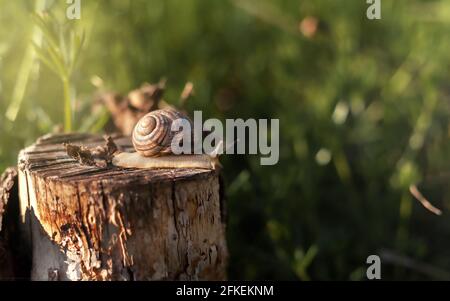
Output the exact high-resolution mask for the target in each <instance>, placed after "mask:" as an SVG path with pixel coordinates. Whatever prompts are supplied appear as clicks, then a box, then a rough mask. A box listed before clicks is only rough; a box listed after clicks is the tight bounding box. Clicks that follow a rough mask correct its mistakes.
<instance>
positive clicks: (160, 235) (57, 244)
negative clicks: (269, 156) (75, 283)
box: [19, 134, 227, 280]
mask: <svg viewBox="0 0 450 301" xmlns="http://www.w3.org/2000/svg"><path fill="white" fill-rule="evenodd" d="M113 138H114V141H115V142H116V144H117V145H118V146H119V147H120V148H122V149H123V150H131V149H132V145H131V142H130V140H129V138H127V137H120V136H116V137H113ZM63 142H66V143H74V144H82V145H85V146H88V147H95V146H97V145H101V144H102V143H103V139H102V138H101V137H99V136H92V135H85V134H70V135H53V136H47V137H43V138H41V139H39V140H38V141H37V143H36V144H34V145H32V146H30V147H28V148H26V149H24V150H23V151H22V152H21V153H20V155H19V190H20V207H21V216H22V222H24V223H25V224H26V226H25V227H24V229H23V232H24V236H26V235H29V236H30V240H31V246H32V253H33V258H32V265H33V267H32V273H31V277H32V279H35V280H37V279H39V280H59V279H60V280H66V279H67V280H152V279H186V280H191V279H192V280H195V279H224V278H225V277H226V272H225V270H226V261H227V248H226V242H225V224H224V219H223V210H224V209H223V204H222V198H221V195H220V182H219V174H218V172H216V171H208V170H202V169H176V170H174V169H152V170H149V169H146V170H143V169H121V168H118V167H114V166H107V167H105V168H99V167H95V166H83V165H80V164H79V163H78V162H76V161H75V160H73V159H71V158H69V157H68V156H67V154H66V153H65V150H64V147H63V146H62V143H63ZM27 220H28V221H27ZM27 233H28V234H27Z"/></svg>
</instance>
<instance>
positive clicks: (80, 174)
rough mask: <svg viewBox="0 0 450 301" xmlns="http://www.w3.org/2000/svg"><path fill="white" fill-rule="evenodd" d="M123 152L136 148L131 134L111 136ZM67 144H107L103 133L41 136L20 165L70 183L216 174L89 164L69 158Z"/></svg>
mask: <svg viewBox="0 0 450 301" xmlns="http://www.w3.org/2000/svg"><path fill="white" fill-rule="evenodd" d="M111 137H112V138H113V140H114V142H115V143H116V144H117V146H118V147H119V148H120V149H121V150H123V151H133V146H132V143H131V139H130V137H127V136H122V135H111ZM63 143H71V144H75V145H83V146H87V147H90V148H91V147H96V146H100V145H103V144H104V139H103V138H102V136H100V135H91V134H80V133H72V134H51V135H45V136H43V137H41V138H39V139H38V140H37V141H36V143H35V144H33V145H31V146H29V147H27V148H25V149H23V150H22V151H21V152H20V154H19V168H20V169H21V170H26V171H27V172H31V173H33V174H36V175H37V176H39V177H44V178H48V179H51V180H53V181H61V182H66V183H73V182H80V181H96V180H102V181H105V180H106V181H113V182H116V183H124V182H126V183H129V182H147V183H148V182H160V181H173V180H184V179H193V178H199V177H200V178H202V177H206V176H208V175H210V174H211V173H214V172H215V171H209V170H204V169H130V168H120V167H116V166H113V165H108V166H107V167H103V168H101V167H97V166H87V165H82V164H80V163H78V162H77V161H76V160H75V159H72V158H71V157H69V156H68V155H67V153H66V150H65V148H64V146H63Z"/></svg>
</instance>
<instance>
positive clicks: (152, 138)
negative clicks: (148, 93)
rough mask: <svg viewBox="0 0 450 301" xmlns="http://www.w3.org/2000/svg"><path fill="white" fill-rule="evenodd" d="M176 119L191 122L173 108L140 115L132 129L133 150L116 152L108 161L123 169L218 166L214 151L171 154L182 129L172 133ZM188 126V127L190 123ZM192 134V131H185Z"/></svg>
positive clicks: (204, 167) (208, 167)
mask: <svg viewBox="0 0 450 301" xmlns="http://www.w3.org/2000/svg"><path fill="white" fill-rule="evenodd" d="M177 119H185V120H187V121H188V122H189V123H190V124H191V121H190V120H189V118H188V117H187V116H185V115H184V114H183V113H181V112H178V111H176V110H174V109H162V110H156V111H152V112H150V113H148V114H147V115H145V116H144V117H142V118H141V119H140V120H139V121H138V123H137V124H136V126H135V128H134V130H133V136H132V142H133V146H134V148H135V150H136V152H134V153H128V152H123V153H119V154H116V155H115V156H114V158H113V159H112V163H113V164H114V165H116V166H119V167H123V168H143V169H145V168H147V169H149V168H200V169H210V170H214V169H216V168H217V167H219V166H220V163H219V160H218V157H217V152H214V153H212V154H202V155H174V154H173V153H172V145H173V144H174V143H179V142H180V140H181V139H182V138H183V136H182V135H183V132H182V131H179V132H173V131H172V124H173V122H175V120H177ZM191 129H192V126H191ZM189 134H190V135H192V132H191V133H189Z"/></svg>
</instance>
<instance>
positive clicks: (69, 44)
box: [33, 13, 85, 132]
mask: <svg viewBox="0 0 450 301" xmlns="http://www.w3.org/2000/svg"><path fill="white" fill-rule="evenodd" d="M33 20H34V22H35V24H36V25H37V26H38V28H39V29H40V30H41V32H42V35H43V43H42V45H41V46H39V45H37V44H36V43H35V42H33V45H34V49H35V51H36V55H37V57H38V58H39V59H40V60H41V61H42V62H43V63H44V64H45V65H47V67H48V68H50V69H51V70H52V71H53V72H54V73H55V74H56V75H57V76H58V77H59V78H60V80H61V82H62V85H63V92H64V131H65V132H70V131H72V116H73V114H72V100H73V98H74V94H75V93H74V91H75V90H74V87H73V82H72V76H73V74H74V70H75V67H76V65H77V62H78V60H79V56H80V53H81V50H82V48H83V45H84V41H85V35H84V32H81V33H77V32H76V30H75V28H74V23H73V22H66V23H64V24H62V23H60V22H58V20H57V19H56V18H55V17H54V16H53V15H51V14H49V13H44V14H37V13H35V14H33Z"/></svg>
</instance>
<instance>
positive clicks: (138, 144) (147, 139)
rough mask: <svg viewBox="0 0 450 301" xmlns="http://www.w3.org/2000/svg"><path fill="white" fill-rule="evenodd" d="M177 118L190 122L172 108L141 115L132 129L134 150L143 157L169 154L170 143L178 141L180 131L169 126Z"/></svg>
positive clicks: (170, 151)
mask: <svg viewBox="0 0 450 301" xmlns="http://www.w3.org/2000/svg"><path fill="white" fill-rule="evenodd" d="M179 118H183V119H186V120H188V121H189V122H190V120H189V118H188V117H187V116H185V115H184V114H182V113H181V112H178V111H175V110H172V109H162V110H156V111H152V112H150V113H148V114H147V115H145V116H144V117H142V118H141V119H140V120H139V122H138V123H137V124H136V126H135V128H134V130H133V137H132V141H133V145H134V148H135V149H136V151H137V152H138V153H139V154H140V155H142V156H144V157H158V156H163V155H168V154H171V153H172V150H171V145H172V144H173V143H176V141H179V139H180V137H179V135H180V133H181V132H173V131H171V127H172V123H173V122H174V121H175V120H177V119H179ZM191 129H192V127H191Z"/></svg>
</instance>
